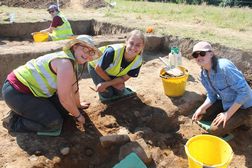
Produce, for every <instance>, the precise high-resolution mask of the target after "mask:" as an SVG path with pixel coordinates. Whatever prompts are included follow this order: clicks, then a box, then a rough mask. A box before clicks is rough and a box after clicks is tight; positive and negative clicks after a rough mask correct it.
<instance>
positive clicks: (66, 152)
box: [60, 147, 70, 155]
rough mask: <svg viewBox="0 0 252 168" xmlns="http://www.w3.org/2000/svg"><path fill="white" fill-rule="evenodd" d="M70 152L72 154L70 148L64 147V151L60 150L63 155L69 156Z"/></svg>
mask: <svg viewBox="0 0 252 168" xmlns="http://www.w3.org/2000/svg"><path fill="white" fill-rule="evenodd" d="M69 152H70V148H69V147H64V148H62V149H61V150H60V153H61V154H62V155H67V154H69Z"/></svg>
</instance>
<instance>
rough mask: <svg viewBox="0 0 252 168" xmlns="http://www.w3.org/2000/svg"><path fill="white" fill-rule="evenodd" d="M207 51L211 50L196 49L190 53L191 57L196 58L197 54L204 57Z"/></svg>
mask: <svg viewBox="0 0 252 168" xmlns="http://www.w3.org/2000/svg"><path fill="white" fill-rule="evenodd" d="M207 52H211V51H197V52H194V53H192V57H193V58H198V57H199V55H200V56H201V57H205V56H206V53H207Z"/></svg>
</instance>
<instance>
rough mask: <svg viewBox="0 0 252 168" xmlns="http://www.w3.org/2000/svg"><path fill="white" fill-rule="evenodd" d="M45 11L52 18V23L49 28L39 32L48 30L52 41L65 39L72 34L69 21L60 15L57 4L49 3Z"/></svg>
mask: <svg viewBox="0 0 252 168" xmlns="http://www.w3.org/2000/svg"><path fill="white" fill-rule="evenodd" d="M47 11H48V12H49V13H50V15H51V16H52V18H53V19H52V23H51V25H50V27H49V28H47V29H44V30H41V31H40V32H48V33H49V35H50V38H51V40H53V41H57V40H65V39H68V38H69V37H70V36H72V35H73V32H72V28H71V25H70V23H69V21H68V20H67V19H66V17H65V16H63V15H62V13H61V12H60V11H59V8H58V7H57V5H50V6H49V8H48V9H47Z"/></svg>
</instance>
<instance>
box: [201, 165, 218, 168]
mask: <svg viewBox="0 0 252 168" xmlns="http://www.w3.org/2000/svg"><path fill="white" fill-rule="evenodd" d="M202 168H216V167H212V166H205V165H203V167H202Z"/></svg>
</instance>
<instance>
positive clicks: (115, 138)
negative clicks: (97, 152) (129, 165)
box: [100, 135, 130, 148]
mask: <svg viewBox="0 0 252 168" xmlns="http://www.w3.org/2000/svg"><path fill="white" fill-rule="evenodd" d="M129 141H130V138H129V136H128V135H107V136H102V137H100V142H101V145H102V147H104V148H106V147H110V146H112V145H122V144H125V143H127V142H129Z"/></svg>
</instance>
